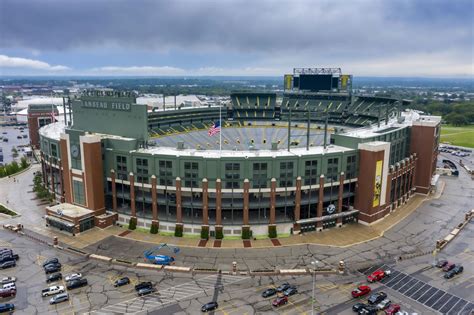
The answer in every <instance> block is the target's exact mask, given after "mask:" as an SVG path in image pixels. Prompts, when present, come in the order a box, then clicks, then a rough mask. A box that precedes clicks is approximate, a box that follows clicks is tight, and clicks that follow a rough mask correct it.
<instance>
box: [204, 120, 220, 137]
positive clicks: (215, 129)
mask: <svg viewBox="0 0 474 315" xmlns="http://www.w3.org/2000/svg"><path fill="white" fill-rule="evenodd" d="M219 132H221V123H220V121H216V122H215V123H214V124H213V125H212V126H211V128H209V130H208V131H207V134H208V135H209V137H212V136H213V135H215V134H218V133H219Z"/></svg>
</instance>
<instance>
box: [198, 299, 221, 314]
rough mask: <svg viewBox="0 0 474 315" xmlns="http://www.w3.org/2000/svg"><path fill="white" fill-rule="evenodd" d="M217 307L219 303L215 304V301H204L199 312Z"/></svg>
mask: <svg viewBox="0 0 474 315" xmlns="http://www.w3.org/2000/svg"><path fill="white" fill-rule="evenodd" d="M218 307H219V304H217V302H214V301H213V302H209V303H206V304H204V305H203V306H202V307H201V312H209V311H214V310H216V309H217V308H218Z"/></svg>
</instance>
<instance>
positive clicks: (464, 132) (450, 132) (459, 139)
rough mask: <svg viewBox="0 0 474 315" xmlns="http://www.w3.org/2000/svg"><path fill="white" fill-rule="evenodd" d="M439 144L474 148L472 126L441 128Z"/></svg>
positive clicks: (473, 126)
mask: <svg viewBox="0 0 474 315" xmlns="http://www.w3.org/2000/svg"><path fill="white" fill-rule="evenodd" d="M441 142H442V143H449V144H452V145H459V146H462V147H469V148H474V125H471V126H464V127H454V126H450V125H443V126H441Z"/></svg>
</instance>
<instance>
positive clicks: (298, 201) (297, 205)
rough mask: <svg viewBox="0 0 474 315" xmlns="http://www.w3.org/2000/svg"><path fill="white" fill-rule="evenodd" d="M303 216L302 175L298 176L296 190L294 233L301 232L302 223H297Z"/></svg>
mask: <svg viewBox="0 0 474 315" xmlns="http://www.w3.org/2000/svg"><path fill="white" fill-rule="evenodd" d="M300 217H301V176H298V177H297V178H296V192H295V223H293V234H299V233H300V228H301V227H300V224H299V223H296V221H299V220H300Z"/></svg>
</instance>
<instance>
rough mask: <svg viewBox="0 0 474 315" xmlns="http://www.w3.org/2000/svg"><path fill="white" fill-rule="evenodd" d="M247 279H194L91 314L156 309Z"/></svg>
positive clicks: (132, 312) (224, 277) (138, 311)
mask: <svg viewBox="0 0 474 315" xmlns="http://www.w3.org/2000/svg"><path fill="white" fill-rule="evenodd" d="M245 279H248V277H245V276H232V275H220V274H219V275H211V276H207V277H203V278H199V279H194V280H193V281H189V282H187V283H183V284H180V285H177V286H174V287H168V288H164V289H160V288H157V289H158V291H157V292H156V293H153V294H150V295H147V296H144V297H135V298H132V299H130V300H127V301H123V302H120V303H117V304H113V305H107V306H105V307H103V308H102V309H100V310H97V311H93V312H91V314H111V313H112V314H113V313H120V314H124V313H126V314H138V313H141V312H144V311H147V310H156V309H160V308H162V307H165V306H167V305H169V304H173V303H177V302H179V301H182V300H186V299H189V298H191V297H193V296H196V295H199V294H202V293H204V292H206V291H209V290H213V289H215V288H220V287H223V286H227V285H231V284H233V283H236V282H240V281H243V280H245Z"/></svg>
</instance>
